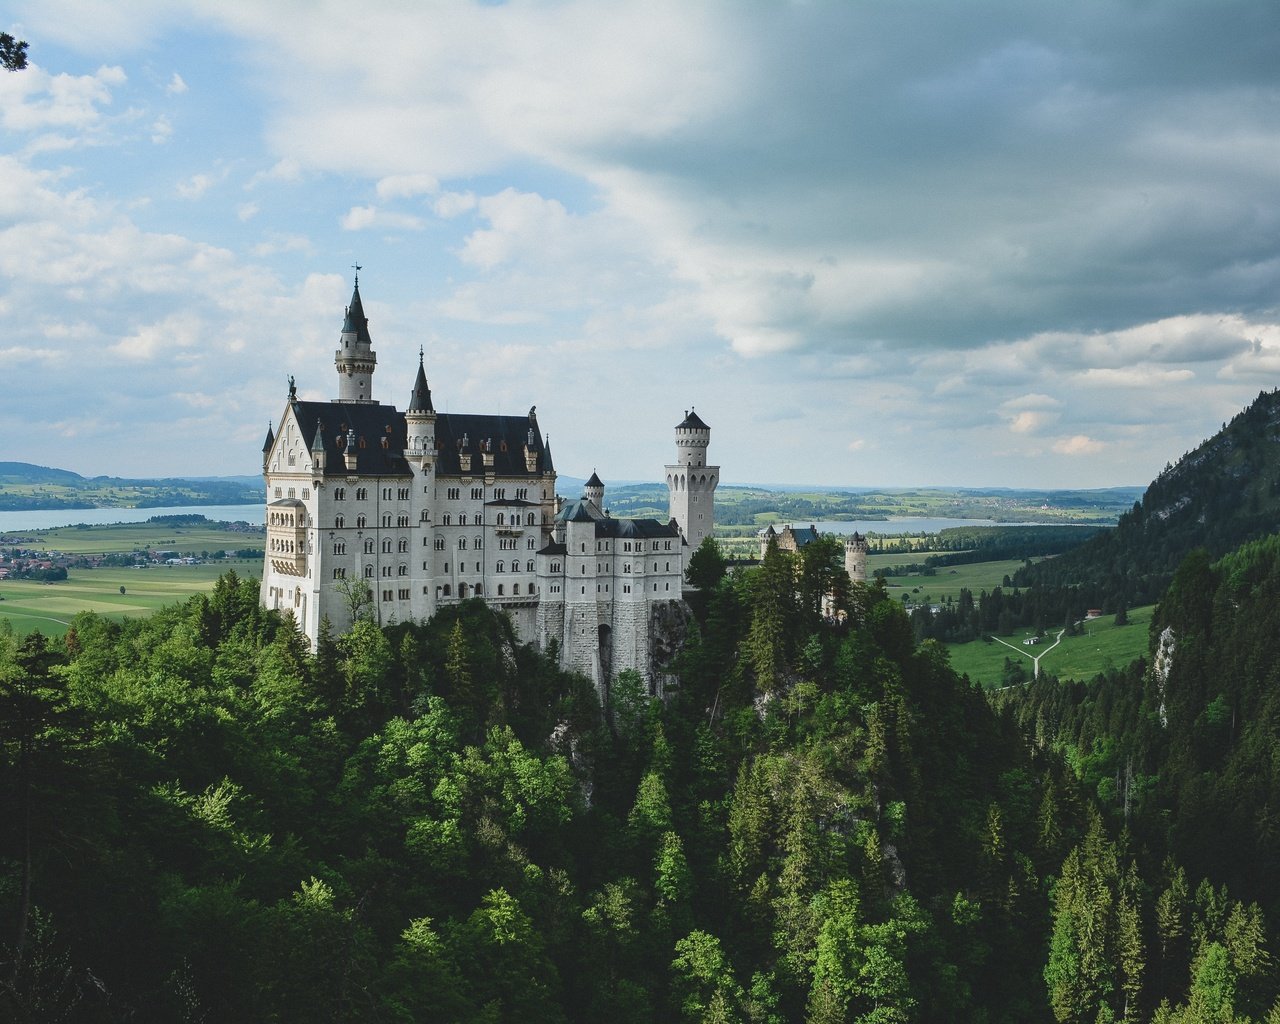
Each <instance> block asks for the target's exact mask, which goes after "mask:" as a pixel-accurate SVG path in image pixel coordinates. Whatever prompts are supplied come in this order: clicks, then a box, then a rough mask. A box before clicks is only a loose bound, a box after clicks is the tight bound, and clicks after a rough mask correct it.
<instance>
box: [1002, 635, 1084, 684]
mask: <svg viewBox="0 0 1280 1024" xmlns="http://www.w3.org/2000/svg"><path fill="white" fill-rule="evenodd" d="M1066 631H1067V628H1066V627H1065V626H1063V627H1062V629H1060V630H1058V635H1057V637H1056V638H1055V639H1054V641H1053V643H1051V644H1050V645H1049V646H1048V647H1046V648H1045V649H1044V650H1043V651H1041V652H1040V653H1039V654H1027V652H1026V651H1024V650H1020V649H1019V648H1017V647H1015V646H1014V645H1013V644H1011V643H1008V642H1007V641H1005V640H1001V639H1000V638H999V637H998V636H996V635H995V634H991V639H992V640H994V641H995V642H996V643H998V644H1004V645H1005V646H1006V647H1007V648H1009V650H1011V651H1017V652H1018V653H1019V654H1022V655H1025V656H1026V657H1028V658H1030V659H1031V664H1032V665H1034V666H1035V671H1034V672H1033V673H1032V678H1033V679H1039V678H1040V659H1041V658H1043V657H1044V656H1045V655H1046V654H1048V653H1049V652H1050V651H1051V650H1053V649H1054V648H1055V647H1057V646H1058V644H1060V643H1062V634H1063V633H1065V632H1066Z"/></svg>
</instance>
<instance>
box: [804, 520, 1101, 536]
mask: <svg viewBox="0 0 1280 1024" xmlns="http://www.w3.org/2000/svg"><path fill="white" fill-rule="evenodd" d="M1063 525H1070V526H1074V525H1077V524H1075V523H1067V524H1064V523H1000V522H997V521H996V520H994V519H944V518H936V517H929V516H890V517H889V518H888V519H845V520H835V521H831V522H820V523H792V524H791V526H792V529H796V530H799V529H805V528H807V527H810V526H816V527H817V528H818V532H819V533H843V534H847V533H864V534H865V533H879V534H885V535H898V534H904V533H940V532H941V531H943V530H949V529H951V528H952V527H955V526H1063ZM1093 525H1096V524H1093Z"/></svg>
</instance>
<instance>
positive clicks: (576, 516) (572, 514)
mask: <svg viewBox="0 0 1280 1024" xmlns="http://www.w3.org/2000/svg"><path fill="white" fill-rule="evenodd" d="M599 518H600V513H599V512H597V511H596V510H595V506H594V505H592V504H591V502H589V501H587V499H586V498H574V499H573V501H566V502H565V503H564V507H563V508H562V509H560V511H559V512H557V513H556V520H557V521H559V522H562V523H589V522H591V521H592V520H593V519H599Z"/></svg>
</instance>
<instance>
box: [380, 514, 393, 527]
mask: <svg viewBox="0 0 1280 1024" xmlns="http://www.w3.org/2000/svg"><path fill="white" fill-rule="evenodd" d="M382 525H383V526H390V525H391V513H390V512H384V513H382Z"/></svg>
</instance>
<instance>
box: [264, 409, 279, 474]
mask: <svg viewBox="0 0 1280 1024" xmlns="http://www.w3.org/2000/svg"><path fill="white" fill-rule="evenodd" d="M275 443H276V433H275V431H274V430H272V429H271V424H270V422H268V423H267V439H266V440H265V441H263V442H262V471H263V472H264V473H265V472H266V471H267V460H268V459H269V458H271V449H272V447H274V446H275Z"/></svg>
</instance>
